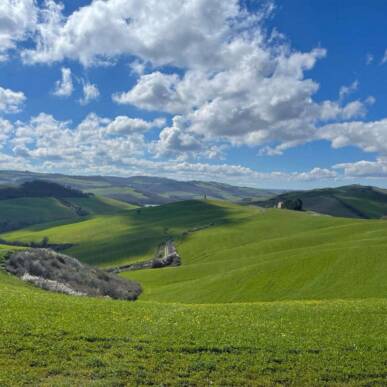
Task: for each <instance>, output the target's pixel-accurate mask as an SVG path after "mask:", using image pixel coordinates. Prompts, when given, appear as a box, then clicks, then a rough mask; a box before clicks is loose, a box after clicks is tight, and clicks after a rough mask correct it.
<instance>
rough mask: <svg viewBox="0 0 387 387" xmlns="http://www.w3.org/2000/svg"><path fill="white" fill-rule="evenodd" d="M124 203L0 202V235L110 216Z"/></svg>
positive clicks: (88, 199) (82, 200)
mask: <svg viewBox="0 0 387 387" xmlns="http://www.w3.org/2000/svg"><path fill="white" fill-rule="evenodd" d="M123 208H133V206H130V205H128V204H126V203H122V202H118V201H116V200H113V199H107V198H100V197H95V196H90V197H84V198H79V197H78V198H74V197H69V198H66V199H62V198H55V197H43V198H38V197H32V198H31V197H23V198H15V199H6V200H0V232H5V231H9V230H14V229H19V228H23V227H27V226H31V225H39V224H42V223H43V224H44V223H51V222H58V221H59V222H70V223H72V222H74V221H77V220H81V219H84V218H87V217H89V216H92V215H95V214H112V213H117V212H119V211H121V210H122V209H123Z"/></svg>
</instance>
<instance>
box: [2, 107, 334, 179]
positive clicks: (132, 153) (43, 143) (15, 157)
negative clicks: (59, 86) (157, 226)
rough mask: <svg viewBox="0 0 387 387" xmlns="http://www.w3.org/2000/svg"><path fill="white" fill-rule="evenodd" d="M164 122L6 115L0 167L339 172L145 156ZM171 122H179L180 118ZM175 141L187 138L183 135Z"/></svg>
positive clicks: (244, 174)
mask: <svg viewBox="0 0 387 387" xmlns="http://www.w3.org/2000/svg"><path fill="white" fill-rule="evenodd" d="M163 125H164V122H163V120H162V119H155V120H153V121H145V120H142V119H138V118H131V117H126V116H118V117H115V118H113V119H111V118H105V117H100V116H98V115H96V114H94V113H92V114H89V115H88V116H86V117H85V119H84V120H82V121H81V122H80V123H79V124H77V125H73V124H72V123H71V122H69V121H58V120H56V119H55V118H54V117H53V116H51V115H49V114H45V113H41V114H39V115H37V116H35V117H32V118H31V119H30V120H29V121H27V122H21V121H17V122H16V123H11V122H9V121H7V120H4V119H3V120H0V138H1V144H2V145H3V146H4V148H3V150H2V151H1V152H0V165H1V167H2V168H5V167H6V166H7V167H10V168H16V167H17V169H20V168H24V169H25V168H33V169H35V170H44V171H56V172H58V171H66V172H68V173H78V174H79V173H82V174H85V173H86V174H87V173H98V174H117V175H123V176H127V175H133V174H157V175H158V176H168V177H172V178H178V179H193V178H195V179H205V180H218V181H228V182H230V183H235V184H249V185H254V183H255V182H262V181H267V182H276V181H278V180H279V179H280V180H281V181H284V182H286V181H289V182H293V181H302V182H305V181H315V180H321V179H332V178H335V176H336V172H330V173H329V171H328V170H323V169H318V168H317V169H313V170H312V171H306V172H299V173H298V172H292V173H284V172H271V173H260V172H257V171H255V170H253V169H251V168H247V167H245V166H241V165H238V164H227V163H223V164H209V163H205V162H195V163H194V162H189V161H187V160H168V161H160V160H156V159H149V158H147V157H146V156H147V153H148V152H149V151H151V149H149V143H147V142H146V140H145V138H144V134H145V133H146V131H148V130H151V129H152V128H154V127H161V126H163ZM173 125H174V126H175V127H177V126H178V123H175V124H173ZM173 125H172V127H173ZM112 134H114V136H112ZM166 136H167V135H166ZM172 136H173V135H172ZM167 137H168V136H167ZM166 141H168V140H166ZM171 141H172V142H173V141H183V142H184V139H183V140H181V139H179V140H171ZM185 146H186V147H187V150H192V149H194V148H195V146H193V148H192V145H191V144H189V140H187V143H186V144H185ZM213 151H216V150H213Z"/></svg>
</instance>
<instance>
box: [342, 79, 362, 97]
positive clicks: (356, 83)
mask: <svg viewBox="0 0 387 387" xmlns="http://www.w3.org/2000/svg"><path fill="white" fill-rule="evenodd" d="M358 87H359V81H357V80H356V81H353V82H352V83H351V84H350V85H349V86H342V87H341V88H340V92H339V97H340V100H343V99H344V98H346V97H348V96H349V95H351V94H352V93H354V92H355V91H356V90H357V89H358Z"/></svg>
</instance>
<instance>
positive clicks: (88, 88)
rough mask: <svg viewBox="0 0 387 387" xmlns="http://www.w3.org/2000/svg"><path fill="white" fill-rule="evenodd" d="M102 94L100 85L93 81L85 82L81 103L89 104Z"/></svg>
mask: <svg viewBox="0 0 387 387" xmlns="http://www.w3.org/2000/svg"><path fill="white" fill-rule="evenodd" d="M99 95H100V92H99V90H98V87H97V86H96V85H94V84H92V83H89V82H86V83H84V84H83V97H82V98H81V99H80V100H79V102H80V104H81V105H87V104H88V103H90V102H91V101H94V100H96V99H97V98H98V97H99Z"/></svg>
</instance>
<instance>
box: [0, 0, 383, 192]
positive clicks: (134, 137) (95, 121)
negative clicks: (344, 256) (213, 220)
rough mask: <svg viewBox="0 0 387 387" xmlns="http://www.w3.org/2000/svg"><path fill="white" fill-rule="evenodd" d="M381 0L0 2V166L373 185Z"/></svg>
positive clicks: (296, 184) (378, 131)
mask: <svg viewBox="0 0 387 387" xmlns="http://www.w3.org/2000/svg"><path fill="white" fill-rule="evenodd" d="M386 13H387V4H386V2H385V1H382V0H372V1H369V2H365V1H360V0H354V1H341V2H337V1H334V0H324V1H315V0H298V1H297V2H294V1H290V0H287V1H284V0H282V1H281V0H277V1H275V2H268V1H265V2H263V1H255V0H245V1H241V2H238V1H237V0H229V1H227V2H224V1H221V0H211V1H204V0H187V1H186V2H185V3H184V5H183V3H182V2H181V1H178V0H169V1H165V2H156V1H153V0H141V1H139V0H131V1H129V0H109V1H106V2H104V1H102V0H95V1H94V2H92V1H86V0H82V1H75V0H74V1H66V2H59V1H54V0H48V1H34V0H16V2H15V1H11V0H5V1H2V2H1V4H0V141H1V143H0V169H22V170H26V169H28V170H35V171H45V172H63V173H68V174H106V175H121V176H129V175H134V174H135V175H156V176H167V177H172V178H177V179H184V180H186V179H203V180H218V181H224V182H230V183H233V184H240V185H251V186H257V187H276V188H311V187H320V186H336V185H344V184H353V183H362V184H372V185H379V186H384V187H387V179H386V177H387V119H386V116H387V114H386V107H387V54H386V53H387V51H386V49H387V42H386V39H385V27H384V25H385V23H384V19H385V15H386Z"/></svg>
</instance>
